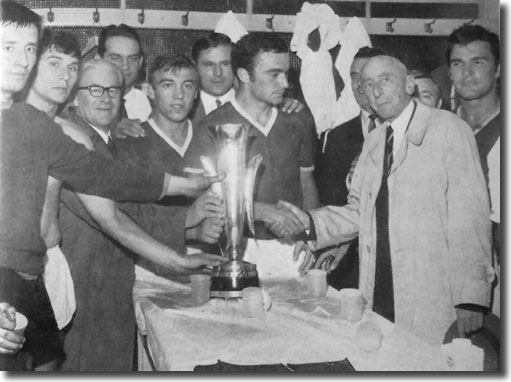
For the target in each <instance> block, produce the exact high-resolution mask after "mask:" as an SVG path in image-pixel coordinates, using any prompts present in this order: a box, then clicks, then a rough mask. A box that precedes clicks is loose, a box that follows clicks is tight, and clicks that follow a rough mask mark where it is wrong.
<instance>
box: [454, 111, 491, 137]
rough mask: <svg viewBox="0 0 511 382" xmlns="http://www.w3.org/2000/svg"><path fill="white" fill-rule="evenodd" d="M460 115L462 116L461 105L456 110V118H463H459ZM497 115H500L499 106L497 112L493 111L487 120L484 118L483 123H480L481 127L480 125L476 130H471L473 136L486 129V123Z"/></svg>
mask: <svg viewBox="0 0 511 382" xmlns="http://www.w3.org/2000/svg"><path fill="white" fill-rule="evenodd" d="M461 114H462V110H461V105H460V106H459V107H458V109H457V110H456V115H457V116H458V117H460V118H461V119H463V118H462V116H461ZM499 114H500V106H499V107H498V109H497V110H495V112H494V113H492V114H491V115H490V116H489V117H488V118H486V119H485V120H484V121H483V123H481V125H480V126H479V127H478V128H477V129H475V130H473V131H474V135H475V134H477V133H479V132H480V131H481V130H482V129H484V128H485V127H486V125H487V124H488V123H490V122H491V121H492V119H493V118H495V117H496V116H497V115H499Z"/></svg>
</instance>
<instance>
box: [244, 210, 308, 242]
mask: <svg viewBox="0 0 511 382" xmlns="http://www.w3.org/2000/svg"><path fill="white" fill-rule="evenodd" d="M254 217H255V220H261V221H263V222H264V224H265V226H266V227H267V228H268V229H269V230H270V231H271V232H272V233H273V234H274V235H275V236H277V237H279V238H281V239H284V240H286V241H293V242H294V241H296V240H297V236H298V235H300V234H301V233H302V232H304V231H305V230H308V229H309V228H310V227H309V215H307V213H305V212H304V211H302V210H301V209H299V208H298V207H296V206H294V205H293V204H291V203H288V202H284V201H282V200H280V201H279V202H278V203H277V204H266V203H259V202H256V203H254Z"/></svg>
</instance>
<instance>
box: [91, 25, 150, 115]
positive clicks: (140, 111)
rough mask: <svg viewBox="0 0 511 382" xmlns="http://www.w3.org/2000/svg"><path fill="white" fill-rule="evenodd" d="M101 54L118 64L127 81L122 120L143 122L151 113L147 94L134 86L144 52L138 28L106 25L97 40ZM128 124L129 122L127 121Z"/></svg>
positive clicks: (125, 81) (99, 53)
mask: <svg viewBox="0 0 511 382" xmlns="http://www.w3.org/2000/svg"><path fill="white" fill-rule="evenodd" d="M98 55H99V57H101V58H104V59H105V60H107V61H110V62H111V63H113V64H115V66H117V67H118V68H119V70H120V71H121V73H122V78H123V80H124V95H123V100H124V101H123V105H122V107H121V115H120V117H121V118H122V119H130V120H136V121H138V122H139V123H140V122H144V121H146V120H147V118H149V114H151V104H150V103H149V100H148V99H147V96H146V95H145V94H144V93H143V92H142V91H141V90H139V89H137V88H135V82H136V81H137V78H138V75H139V72H140V68H141V67H142V62H143V60H144V54H143V52H142V44H141V43H140V37H139V36H138V33H137V31H136V30H135V29H134V28H132V27H130V26H128V25H126V24H119V25H109V26H107V27H105V28H103V29H102V30H101V32H100V34H99V39H98ZM126 123H127V122H126Z"/></svg>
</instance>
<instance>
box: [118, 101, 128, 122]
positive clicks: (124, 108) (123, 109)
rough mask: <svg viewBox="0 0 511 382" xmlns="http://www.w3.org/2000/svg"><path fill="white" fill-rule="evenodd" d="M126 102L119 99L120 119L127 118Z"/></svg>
mask: <svg viewBox="0 0 511 382" xmlns="http://www.w3.org/2000/svg"><path fill="white" fill-rule="evenodd" d="M125 103H126V100H125V99H124V98H121V110H120V111H119V112H120V114H121V119H126V118H128V112H127V111H126V105H125Z"/></svg>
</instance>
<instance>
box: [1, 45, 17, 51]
mask: <svg viewBox="0 0 511 382" xmlns="http://www.w3.org/2000/svg"><path fill="white" fill-rule="evenodd" d="M3 50H4V51H6V52H12V51H13V50H14V47H13V46H12V45H9V46H4V47H3Z"/></svg>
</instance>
